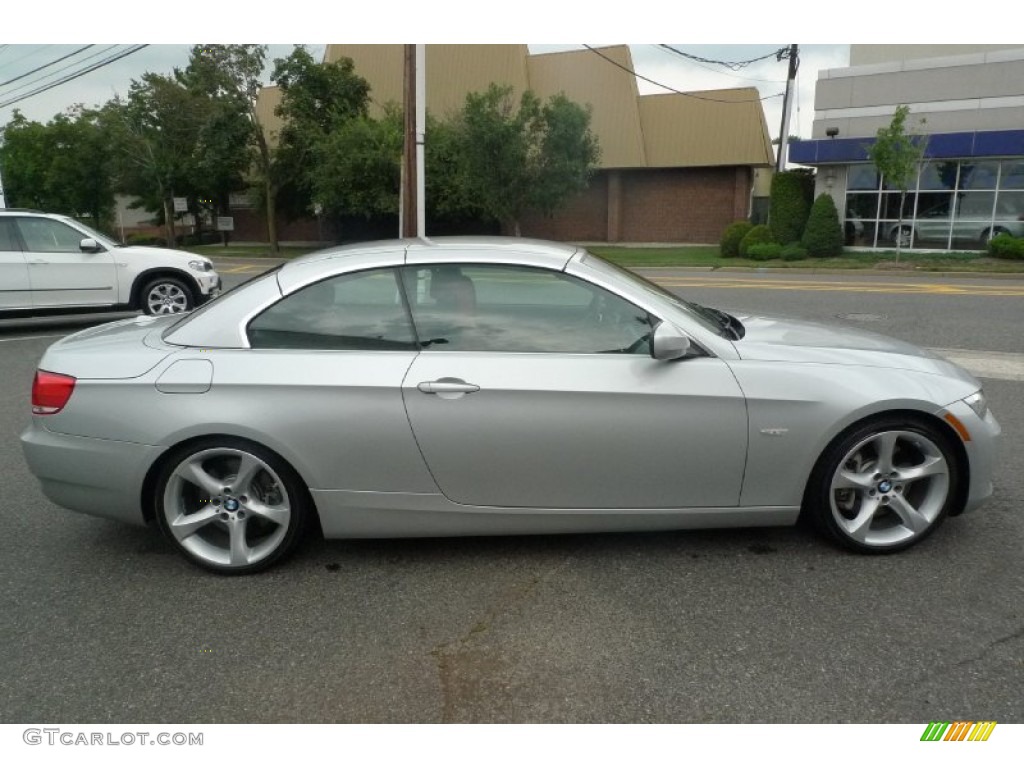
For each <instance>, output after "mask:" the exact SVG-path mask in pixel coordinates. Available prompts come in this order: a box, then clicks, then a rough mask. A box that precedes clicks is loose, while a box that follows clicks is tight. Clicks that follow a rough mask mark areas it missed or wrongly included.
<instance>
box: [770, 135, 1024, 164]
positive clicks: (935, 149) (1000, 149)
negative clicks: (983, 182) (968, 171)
mask: <svg viewBox="0 0 1024 768" xmlns="http://www.w3.org/2000/svg"><path fill="white" fill-rule="evenodd" d="M874 143H875V139H874V137H873V136H872V137H864V138H859V139H810V140H808V141H794V142H793V143H792V144H790V145H789V162H791V163H800V164H801V165H828V164H831V163H864V162H867V161H868V147H870V146H871V145H872V144H874ZM924 155H925V157H926V158H953V157H957V158H972V157H1019V156H1024V130H1013V131H966V132H963V133H935V134H931V135H929V136H928V145H927V146H926V147H925V152H924Z"/></svg>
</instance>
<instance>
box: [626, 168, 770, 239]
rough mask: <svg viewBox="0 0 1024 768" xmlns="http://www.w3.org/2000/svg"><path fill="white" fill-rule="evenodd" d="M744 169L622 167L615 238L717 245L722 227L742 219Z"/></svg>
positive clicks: (747, 191)
mask: <svg viewBox="0 0 1024 768" xmlns="http://www.w3.org/2000/svg"><path fill="white" fill-rule="evenodd" d="M749 179H750V173H749V171H748V170H747V169H746V168H735V167H727V168H665V169H653V170H642V171H624V172H623V178H622V194H621V200H622V203H621V205H622V207H621V219H622V223H621V240H622V241H623V242H634V243H717V242H718V241H719V240H720V239H721V236H722V230H723V229H725V227H726V226H727V225H729V224H730V223H731V222H733V221H736V220H737V219H743V218H746V217H747V205H748V199H749V195H750V180H749Z"/></svg>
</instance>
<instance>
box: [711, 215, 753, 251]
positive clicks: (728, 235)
mask: <svg viewBox="0 0 1024 768" xmlns="http://www.w3.org/2000/svg"><path fill="white" fill-rule="evenodd" d="M753 228H754V225H753V224H751V223H750V222H749V221H734V222H733V223H732V224H730V225H729V226H727V227H726V228H725V232H723V233H722V242H721V243H720V244H719V251H720V252H721V254H722V256H724V257H725V258H727V259H735V258H736V257H737V256H739V255H740V241H741V240H742V239H743V237H744V235H746V234H747V232H749V231H750V230H752V229H753Z"/></svg>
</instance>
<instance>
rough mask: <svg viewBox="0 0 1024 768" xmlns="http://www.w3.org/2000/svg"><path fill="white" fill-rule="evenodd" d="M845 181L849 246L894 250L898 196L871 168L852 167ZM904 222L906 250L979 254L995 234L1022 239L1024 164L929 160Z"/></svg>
mask: <svg viewBox="0 0 1024 768" xmlns="http://www.w3.org/2000/svg"><path fill="white" fill-rule="evenodd" d="M847 181H848V186H847V193H846V207H845V217H844V228H845V230H846V242H847V244H848V245H862V246H876V247H879V248H888V247H892V246H893V244H894V243H895V240H896V237H897V235H898V234H899V229H900V223H899V222H900V219H901V216H900V193H899V191H898V190H894V189H893V188H892V186H891V185H889V184H887V183H886V182H885V179H879V177H878V174H877V173H876V172H875V170H874V166H871V165H852V166H850V167H849V169H848V171H847ZM902 221H903V224H902V226H903V228H904V234H903V237H901V244H902V245H903V246H904V247H912V248H936V249H946V248H950V247H951V248H953V249H962V250H978V249H981V248H984V247H985V244H986V243H987V241H988V239H989V238H991V237H992V236H993V234H994V233H999V232H1008V233H1010V234H1012V235H1014V236H1015V237H1024V160H1003V161H998V160H970V161H967V160H964V161H957V160H929V161H928V162H926V163H924V164H923V165H922V166H921V172H920V174H919V178H918V179H917V182H916V186H912V188H911V190H910V191H908V193H907V195H906V199H905V202H904V204H903V211H902ZM876 233H877V234H876ZM911 233H912V235H913V240H912V242H911V239H910V235H911Z"/></svg>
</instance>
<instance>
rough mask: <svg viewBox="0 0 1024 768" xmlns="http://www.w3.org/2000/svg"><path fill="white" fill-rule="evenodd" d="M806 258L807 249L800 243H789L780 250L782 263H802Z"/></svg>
mask: <svg viewBox="0 0 1024 768" xmlns="http://www.w3.org/2000/svg"><path fill="white" fill-rule="evenodd" d="M806 258H807V249H806V248H804V247H803V246H802V245H800V243H789V245H786V246H783V248H782V260H783V261H802V260H803V259H806Z"/></svg>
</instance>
